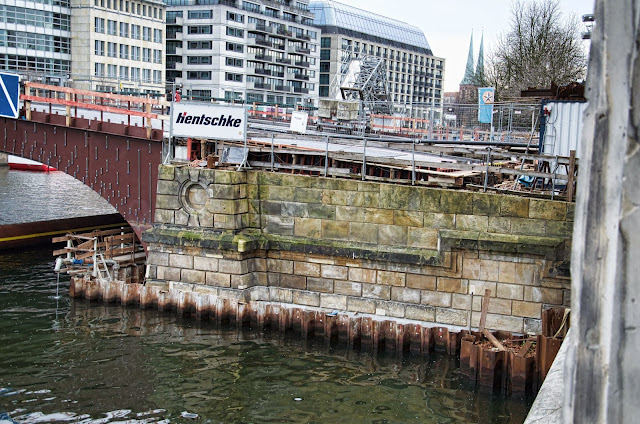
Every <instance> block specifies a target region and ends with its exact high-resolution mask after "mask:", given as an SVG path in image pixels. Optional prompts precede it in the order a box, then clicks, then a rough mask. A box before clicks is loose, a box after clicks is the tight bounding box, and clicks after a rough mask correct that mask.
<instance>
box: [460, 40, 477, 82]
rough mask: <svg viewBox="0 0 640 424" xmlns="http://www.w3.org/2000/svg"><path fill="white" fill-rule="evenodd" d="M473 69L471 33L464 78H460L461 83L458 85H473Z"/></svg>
mask: <svg viewBox="0 0 640 424" xmlns="http://www.w3.org/2000/svg"><path fill="white" fill-rule="evenodd" d="M473 68H474V66H473V32H471V41H470V42H469V56H468V57H467V67H466V68H465V70H464V78H462V82H461V83H460V85H473V84H474V74H473Z"/></svg>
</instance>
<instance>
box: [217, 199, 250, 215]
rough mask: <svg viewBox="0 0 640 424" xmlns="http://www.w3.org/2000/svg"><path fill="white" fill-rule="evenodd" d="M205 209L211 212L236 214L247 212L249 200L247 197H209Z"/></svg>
mask: <svg viewBox="0 0 640 424" xmlns="http://www.w3.org/2000/svg"><path fill="white" fill-rule="evenodd" d="M207 210H208V211H209V212H210V213H213V214H223V215H236V214H240V213H247V212H249V202H248V201H247V199H238V200H225V199H209V201H208V202H207Z"/></svg>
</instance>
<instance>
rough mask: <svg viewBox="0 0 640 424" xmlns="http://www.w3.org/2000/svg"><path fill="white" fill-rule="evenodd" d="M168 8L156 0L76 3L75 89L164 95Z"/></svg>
mask: <svg viewBox="0 0 640 424" xmlns="http://www.w3.org/2000/svg"><path fill="white" fill-rule="evenodd" d="M164 9H165V7H164V3H163V2H162V1H153V0H136V1H129V0H71V28H72V34H73V36H72V39H71V48H72V54H71V57H72V64H71V76H72V78H73V81H74V85H75V86H76V87H78V88H89V89H93V90H98V91H112V92H132V93H158V94H164V93H165V84H164V80H165V78H164V68H165V65H164V49H165V39H164V33H165V31H164V26H165V23H164V19H165V11H164Z"/></svg>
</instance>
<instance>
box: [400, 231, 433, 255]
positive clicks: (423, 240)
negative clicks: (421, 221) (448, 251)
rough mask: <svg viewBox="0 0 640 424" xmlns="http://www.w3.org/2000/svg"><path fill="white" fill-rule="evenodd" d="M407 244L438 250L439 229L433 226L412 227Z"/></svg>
mask: <svg viewBox="0 0 640 424" xmlns="http://www.w3.org/2000/svg"><path fill="white" fill-rule="evenodd" d="M407 246H409V247H417V248H420V249H429V250H438V230H436V229H432V228H410V229H409V232H408V239H407Z"/></svg>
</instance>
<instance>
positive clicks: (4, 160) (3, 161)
mask: <svg viewBox="0 0 640 424" xmlns="http://www.w3.org/2000/svg"><path fill="white" fill-rule="evenodd" d="M8 165H9V155H8V154H6V153H0V166H8Z"/></svg>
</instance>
